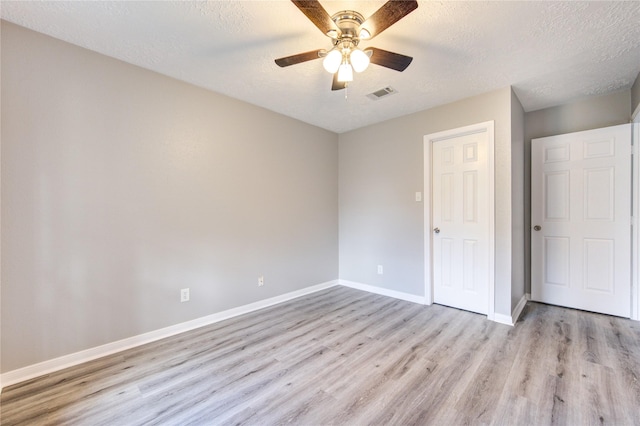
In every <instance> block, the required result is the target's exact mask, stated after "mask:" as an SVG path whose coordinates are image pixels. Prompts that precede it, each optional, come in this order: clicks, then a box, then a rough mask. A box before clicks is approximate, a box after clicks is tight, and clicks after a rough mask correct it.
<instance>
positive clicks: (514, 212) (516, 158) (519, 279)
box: [511, 90, 529, 312]
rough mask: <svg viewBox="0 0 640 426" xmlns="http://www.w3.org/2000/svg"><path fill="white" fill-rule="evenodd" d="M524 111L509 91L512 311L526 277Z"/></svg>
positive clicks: (521, 292) (523, 289) (522, 290)
mask: <svg viewBox="0 0 640 426" xmlns="http://www.w3.org/2000/svg"><path fill="white" fill-rule="evenodd" d="M524 176H525V166H524V108H523V107H522V104H521V103H520V100H519V99H518V97H517V96H516V94H515V92H514V91H513V90H511V229H512V234H511V259H512V260H511V311H512V312H513V309H515V307H516V306H517V305H518V303H519V302H520V300H521V299H522V297H523V296H524V294H525V281H526V277H527V276H528V270H527V266H526V264H527V262H526V261H525V259H526V256H527V254H528V251H529V250H528V249H527V248H526V247H525V242H524V241H525V226H524V217H525V211H524Z"/></svg>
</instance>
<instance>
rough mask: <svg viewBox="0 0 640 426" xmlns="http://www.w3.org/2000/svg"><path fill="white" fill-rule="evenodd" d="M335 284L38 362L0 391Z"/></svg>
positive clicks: (2, 380) (7, 379)
mask: <svg viewBox="0 0 640 426" xmlns="http://www.w3.org/2000/svg"><path fill="white" fill-rule="evenodd" d="M338 284H339V281H338V280H333V281H328V282H325V283H322V284H318V285H314V286H311V287H306V288H303V289H300V290H296V291H292V292H290V293H286V294H282V295H280V296H276V297H271V298H269V299H265V300H260V301H258V302H255V303H250V304H248V305H244V306H239V307H237V308H233V309H228V310H226V311H222V312H218V313H215V314H212V315H207V316H205V317H201V318H196V319H194V320H191V321H187V322H183V323H180V324H176V325H172V326H170V327H165V328H161V329H159V330H154V331H151V332H148V333H144V334H140V335H137V336H133V337H129V338H126V339H122V340H118V341H116V342H112V343H107V344H106V345H101V346H97V347H95V348H91V349H86V350H84V351H80V352H76V353H73V354H69V355H64V356H61V357H59V358H54V359H51V360H48V361H44V362H40V363H38V364H33V365H29V366H27V367H23V368H19V369H17V370H12V371H8V372H6V373H3V374H1V375H0V385H1V386H2V387H0V392H1V391H2V389H3V388H4V387H7V386H11V385H14V384H16V383H20V382H23V381H25V380H29V379H33V378H35V377H39V376H43V375H45V374H49V373H52V372H54V371H58V370H62V369H64V368H68V367H72V366H74V365H78V364H82V363H83V362H87V361H91V360H94V359H97V358H101V357H103V356H107V355H111V354H114V353H117V352H120V351H124V350H126V349H130V348H133V347H136V346H140V345H144V344H146V343H150V342H155V341H156V340H160V339H164V338H166V337H170V336H175V335H176V334H180V333H184V332H185V331H190V330H193V329H196V328H199V327H203V326H205V325H209V324H213V323H216V322H219V321H223V320H226V319H229V318H232V317H236V316H239V315H243V314H246V313H249V312H253V311H256V310H258V309H263V308H266V307H269V306H272V305H276V304H278V303H282V302H286V301H288V300H291V299H295V298H297V297H301V296H305V295H307V294H311V293H315V292H317V291H320V290H324V289H327V288H329V287H333V286H336V285H338Z"/></svg>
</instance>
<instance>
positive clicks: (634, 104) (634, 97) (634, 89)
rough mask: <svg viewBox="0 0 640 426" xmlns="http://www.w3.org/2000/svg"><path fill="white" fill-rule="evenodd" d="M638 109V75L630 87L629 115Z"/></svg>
mask: <svg viewBox="0 0 640 426" xmlns="http://www.w3.org/2000/svg"><path fill="white" fill-rule="evenodd" d="M638 107H640V73H638V76H637V77H636V81H635V82H634V83H633V86H631V113H632V114H633V113H634V112H635V111H636V109H637V108H638Z"/></svg>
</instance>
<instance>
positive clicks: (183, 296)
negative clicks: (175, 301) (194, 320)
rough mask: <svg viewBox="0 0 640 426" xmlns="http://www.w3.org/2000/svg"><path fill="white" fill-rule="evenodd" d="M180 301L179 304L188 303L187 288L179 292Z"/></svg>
mask: <svg viewBox="0 0 640 426" xmlns="http://www.w3.org/2000/svg"><path fill="white" fill-rule="evenodd" d="M180 301H181V302H188V301H189V289H188V288H183V289H182V290H180Z"/></svg>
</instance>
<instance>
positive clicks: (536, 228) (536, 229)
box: [533, 225, 542, 231]
mask: <svg viewBox="0 0 640 426" xmlns="http://www.w3.org/2000/svg"><path fill="white" fill-rule="evenodd" d="M541 229H542V226H540V225H536V226H534V227H533V230H534V231H539V230H541Z"/></svg>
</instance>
